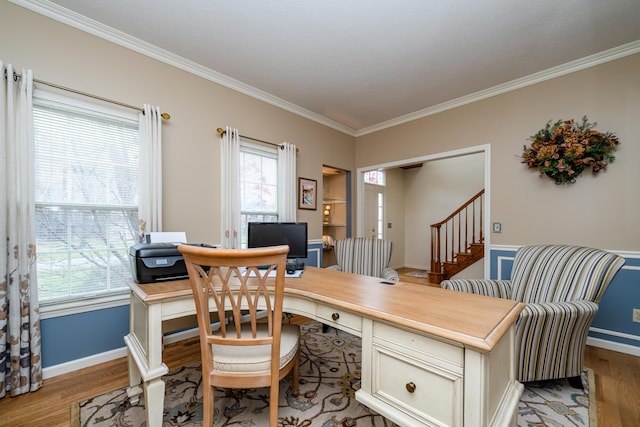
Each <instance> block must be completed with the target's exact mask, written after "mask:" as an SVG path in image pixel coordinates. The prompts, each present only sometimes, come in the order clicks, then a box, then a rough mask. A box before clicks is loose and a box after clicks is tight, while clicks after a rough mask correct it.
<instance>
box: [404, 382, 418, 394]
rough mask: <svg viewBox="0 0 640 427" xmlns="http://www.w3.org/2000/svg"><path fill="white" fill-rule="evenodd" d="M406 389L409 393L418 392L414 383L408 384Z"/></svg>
mask: <svg viewBox="0 0 640 427" xmlns="http://www.w3.org/2000/svg"><path fill="white" fill-rule="evenodd" d="M406 387H407V391H408V392H409V393H413V392H414V391H416V385H415V384H414V383H407V385H406Z"/></svg>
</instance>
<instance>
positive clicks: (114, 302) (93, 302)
mask: <svg viewBox="0 0 640 427" xmlns="http://www.w3.org/2000/svg"><path fill="white" fill-rule="evenodd" d="M129 295H130V291H129V289H126V290H123V292H122V293H119V294H117V295H109V296H103V297H97V298H89V297H87V298H84V299H81V300H75V301H65V302H58V303H48V304H47V303H41V304H40V319H51V318H54V317H61V316H70V315H72V314H80V313H86V312H89V311H96V310H102V309H105V308H113V307H120V306H123V305H129V300H130V296H129Z"/></svg>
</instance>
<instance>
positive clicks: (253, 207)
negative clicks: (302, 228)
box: [240, 141, 278, 248]
mask: <svg viewBox="0 0 640 427" xmlns="http://www.w3.org/2000/svg"><path fill="white" fill-rule="evenodd" d="M240 219H241V231H240V245H241V247H243V248H246V247H247V229H248V227H249V225H248V224H249V222H275V221H278V153H277V151H276V148H271V147H269V148H267V147H263V146H260V145H257V144H251V143H248V142H245V141H242V142H241V143H240Z"/></svg>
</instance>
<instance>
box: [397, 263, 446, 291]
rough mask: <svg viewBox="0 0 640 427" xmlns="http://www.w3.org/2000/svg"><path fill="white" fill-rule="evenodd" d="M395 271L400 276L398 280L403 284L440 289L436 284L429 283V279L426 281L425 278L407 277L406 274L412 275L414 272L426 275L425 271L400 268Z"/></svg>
mask: <svg viewBox="0 0 640 427" xmlns="http://www.w3.org/2000/svg"><path fill="white" fill-rule="evenodd" d="M396 271H397V272H398V275H399V276H400V280H401V281H403V282H409V283H417V284H418V285H427V286H434V287H436V288H439V287H440V285H438V284H437V283H429V279H427V278H426V277H415V276H408V275H407V273H412V272H415V271H420V272H424V274H425V275H426V273H427V272H426V271H425V270H416V269H415V268H406V267H402V268H398V269H396Z"/></svg>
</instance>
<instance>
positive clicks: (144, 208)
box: [138, 104, 162, 242]
mask: <svg viewBox="0 0 640 427" xmlns="http://www.w3.org/2000/svg"><path fill="white" fill-rule="evenodd" d="M138 120H139V129H140V170H139V175H138V204H139V205H138V218H139V219H138V222H139V225H140V227H139V228H140V241H141V242H143V241H144V238H145V234H147V233H149V232H156V231H162V117H161V116H160V108H159V107H154V106H151V105H147V104H144V112H141V113H140V115H139V117H138Z"/></svg>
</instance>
